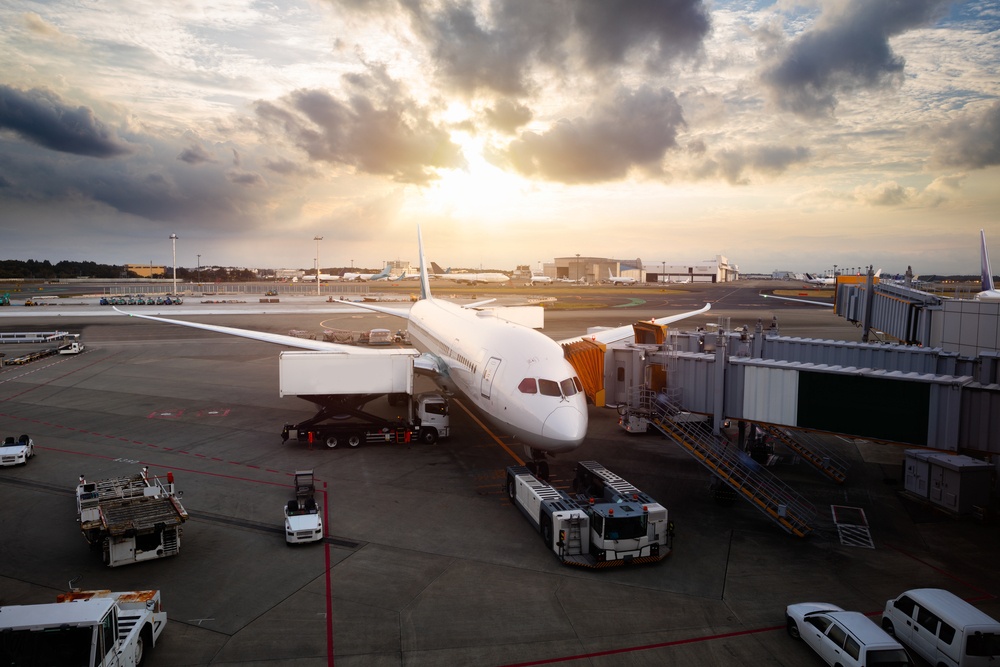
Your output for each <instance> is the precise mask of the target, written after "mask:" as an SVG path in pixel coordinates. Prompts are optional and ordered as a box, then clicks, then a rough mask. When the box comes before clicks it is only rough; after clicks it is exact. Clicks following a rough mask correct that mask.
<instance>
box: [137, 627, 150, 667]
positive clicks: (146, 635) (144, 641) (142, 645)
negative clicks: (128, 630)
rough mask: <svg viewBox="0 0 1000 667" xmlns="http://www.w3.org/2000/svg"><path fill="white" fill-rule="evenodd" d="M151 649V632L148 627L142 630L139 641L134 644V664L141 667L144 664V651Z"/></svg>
mask: <svg viewBox="0 0 1000 667" xmlns="http://www.w3.org/2000/svg"><path fill="white" fill-rule="evenodd" d="M151 648H153V631H152V630H151V629H150V627H149V626H148V625H146V626H144V627H143V628H142V632H140V633H139V639H138V640H137V641H136V642H135V664H136V667H142V666H143V665H145V664H146V650H147V649H151Z"/></svg>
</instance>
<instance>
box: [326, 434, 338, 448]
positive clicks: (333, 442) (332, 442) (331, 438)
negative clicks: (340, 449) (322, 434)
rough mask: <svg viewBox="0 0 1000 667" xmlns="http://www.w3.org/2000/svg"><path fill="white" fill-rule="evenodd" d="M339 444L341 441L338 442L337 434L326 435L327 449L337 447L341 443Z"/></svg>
mask: <svg viewBox="0 0 1000 667" xmlns="http://www.w3.org/2000/svg"><path fill="white" fill-rule="evenodd" d="M339 444H340V443H339V442H337V436H335V435H328V436H326V448H327V449H336V448H337V445H339Z"/></svg>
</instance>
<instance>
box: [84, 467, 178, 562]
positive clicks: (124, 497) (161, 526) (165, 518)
mask: <svg viewBox="0 0 1000 667" xmlns="http://www.w3.org/2000/svg"><path fill="white" fill-rule="evenodd" d="M76 511H77V520H78V521H79V522H80V530H81V531H82V532H83V536H84V538H86V540H87V542H88V543H89V544H90V547H91V549H98V548H99V549H101V553H102V556H103V559H104V564H105V565H107V566H109V567H118V566H119V565H128V564H130V563H138V562H141V561H145V560H153V559H155V558H166V557H168V556H176V555H177V554H178V553H180V549H181V524H183V523H184V522H185V521H187V518H188V513H187V511H186V510H185V509H184V506H183V505H181V501H180V498H179V496H178V494H177V493H176V491H175V490H174V474H173V473H172V472H170V473H167V478H166V481H165V482H164V480H163V479H162V478H160V477H151V476H150V475H149V471H148V468H146V467H143V469H142V472H140V473H137V474H135V475H128V476H125V477H115V478H112V479H104V480H100V481H97V482H88V481H87V480H86V479H85V478H84V476H83V475H81V476H80V483H79V484H78V485H77V487H76Z"/></svg>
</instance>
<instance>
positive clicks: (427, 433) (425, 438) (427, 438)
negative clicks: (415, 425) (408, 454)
mask: <svg viewBox="0 0 1000 667" xmlns="http://www.w3.org/2000/svg"><path fill="white" fill-rule="evenodd" d="M437 439H438V432H437V429H436V428H422V429H420V442H422V443H424V444H425V445H433V444H434V443H435V442H437Z"/></svg>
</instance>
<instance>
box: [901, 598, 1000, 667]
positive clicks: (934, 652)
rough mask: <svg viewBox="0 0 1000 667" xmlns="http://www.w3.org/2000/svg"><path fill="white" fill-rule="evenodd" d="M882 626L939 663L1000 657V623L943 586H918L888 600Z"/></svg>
mask: <svg viewBox="0 0 1000 667" xmlns="http://www.w3.org/2000/svg"><path fill="white" fill-rule="evenodd" d="M882 628H883V629H884V630H885V631H886V632H888V633H889V634H890V635H894V636H895V637H896V638H897V639H898V640H899V641H901V642H902V643H904V644H906V645H907V646H909V647H910V648H912V649H913V650H914V651H915V652H916V653H917V654H918V655H920V656H921V657H923V658H924V659H925V660H927V661H928V662H930V663H931V664H932V665H934V666H935V667H939V666H940V665H944V666H945V667H978V666H979V665H983V666H984V667H985V666H986V665H996V664H998V663H997V661H998V660H1000V623H998V622H997V621H996V620H994V619H992V618H990V617H989V616H987V615H986V614H984V613H983V612H981V611H979V610H978V609H976V608H975V607H973V606H972V605H971V604H969V603H968V602H966V601H965V600H963V599H962V598H960V597H958V596H957V595H953V594H951V593H949V592H948V591H944V590H941V589H939V588H916V589H914V590H911V591H906V592H905V593H903V594H902V595H900V596H899V597H897V598H896V599H895V600H889V601H888V602H886V603H885V612H884V613H883V614H882Z"/></svg>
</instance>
